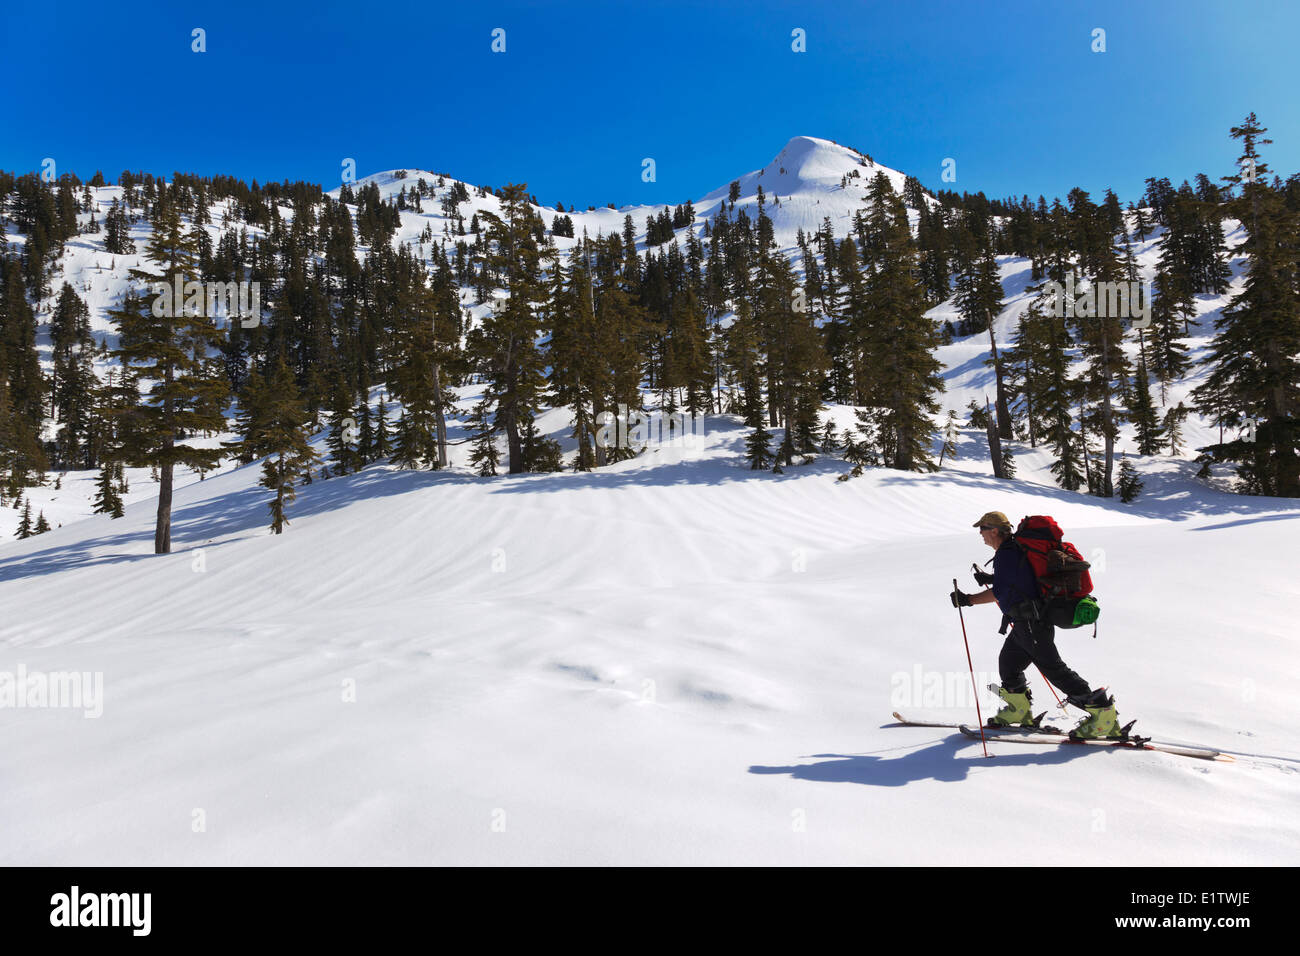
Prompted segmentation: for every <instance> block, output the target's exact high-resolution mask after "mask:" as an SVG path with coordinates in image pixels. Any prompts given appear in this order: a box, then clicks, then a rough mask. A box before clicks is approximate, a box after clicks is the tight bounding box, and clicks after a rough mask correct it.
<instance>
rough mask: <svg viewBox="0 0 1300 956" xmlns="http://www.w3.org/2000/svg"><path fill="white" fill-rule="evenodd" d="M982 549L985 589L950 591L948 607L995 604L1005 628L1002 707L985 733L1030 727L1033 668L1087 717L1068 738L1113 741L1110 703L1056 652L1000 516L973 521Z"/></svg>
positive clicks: (1024, 564) (1040, 603) (1024, 563)
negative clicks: (988, 561)
mask: <svg viewBox="0 0 1300 956" xmlns="http://www.w3.org/2000/svg"><path fill="white" fill-rule="evenodd" d="M973 527H976V528H979V529H980V536H981V537H982V538H983V539H984V543H985V544H987V545H988V546H989V547H990V548H992V549H993V551H994V555H993V573H992V574H986V573H984V572H982V571H977V572H976V574H975V580H976V582H977V583H978V584H982V585H986V586H988V585H991V587H990V589H989V590H985V591H981V592H979V593H978V594H973V595H972V594H966V593H965V592H963V591H961V590H955V591H953V592H952V594H951V595H950V597H951V598H952V606H953V607H970V606H972V605H975V604H992V603H994V602H996V603H997V605H998V607H999V608H1000V609H1001V610H1002V631H1001V632H999V633H1005V631H1006V627H1007V624H1008V623H1010V624H1011V633H1010V634H1008V635H1007V639H1006V643H1004V644H1003V645H1002V652H1001V653H1000V654H999V655H998V672H999V675H1000V676H1001V678H1002V687H1001V688H999V689H998V696H999V697H1001V698H1002V700H1003V701H1004V706H1003V707H1002V709H1001V710H999V711H998V712H997V713H996V714H995V715H994V716H992V717H990V718H989V719H988V725H989V726H990V727H1009V726H1011V725H1013V724H1019V725H1020V726H1022V727H1036V726H1038V724H1037V723H1036V721H1035V720H1034V715H1033V711H1032V709H1031V706H1032V702H1033V697H1032V696H1031V694H1030V691H1029V682H1028V681H1027V680H1025V667H1026V666H1028V665H1029V664H1031V663H1033V664H1036V665H1038V667H1039V668H1040V669H1041V670H1042V672H1043V675H1044V676H1045V677H1046V678H1047V679H1048V680H1049V681H1051V682H1052V683H1053V684H1055V685H1056V686H1057V687H1059V688H1061V690H1063V691H1065V692H1066V694H1068V695H1069V696H1068V697H1067V700H1069V702H1070V703H1072V704H1074V705H1075V706H1076V707H1079V708H1081V709H1083V710H1085V711H1087V713H1088V716H1087V717H1086V718H1085V719H1084V720H1083V722H1082V723H1081V724H1079V726H1078V727H1076V728H1075V729H1074V730H1073V731H1071V732H1070V735H1071V736H1072V737H1079V738H1083V739H1087V738H1118V737H1121V736H1122V733H1121V731H1120V727H1119V722H1118V714H1117V713H1116V711H1115V699H1114V698H1113V697H1111V696H1109V695H1108V694H1107V693H1106V689H1105V688H1104V687H1102V688H1098V689H1097V690H1093V689H1092V688H1091V687H1089V686H1088V682H1087V681H1085V680H1084V679H1083V678H1082V677H1080V676H1079V675H1078V674H1076V673H1075V672H1074V671H1072V670H1071V669H1070V668H1069V666H1067V665H1066V663H1065V661H1063V660H1061V655H1060V653H1059V652H1058V651H1057V649H1056V629H1055V628H1054V627H1053V626H1052V622H1051V620H1049V619H1048V617H1047V614H1046V605H1045V602H1044V600H1043V599H1042V597H1041V591H1040V590H1039V587H1038V580H1037V579H1036V578H1035V576H1034V570H1033V568H1032V567H1031V566H1030V564H1029V560H1028V559H1027V558H1026V557H1025V556H1024V554H1023V553H1022V552H1021V550H1020V546H1019V545H1017V544H1016V541H1015V539H1014V538H1013V537H1012V534H1011V522H1010V521H1008V520H1007V516H1006V515H1004V514H1003V513H1002V512H1000V511H990V512H988V513H987V514H985V515H984V516H982V517H981V518H980V520H979V521H976V522H975V524H974V525H973Z"/></svg>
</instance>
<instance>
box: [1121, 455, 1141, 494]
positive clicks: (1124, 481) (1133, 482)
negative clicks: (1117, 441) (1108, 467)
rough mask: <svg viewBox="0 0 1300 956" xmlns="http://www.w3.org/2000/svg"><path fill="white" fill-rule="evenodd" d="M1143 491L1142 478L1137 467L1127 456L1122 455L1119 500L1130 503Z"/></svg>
mask: <svg viewBox="0 0 1300 956" xmlns="http://www.w3.org/2000/svg"><path fill="white" fill-rule="evenodd" d="M1141 492H1142V479H1141V478H1139V477H1138V473H1137V469H1136V468H1134V467H1133V463H1132V462H1131V461H1129V460H1128V459H1127V458H1125V457H1123V456H1120V463H1119V500H1120V501H1122V502H1124V504H1128V503H1129V502H1130V501H1132V500H1133V499H1134V498H1136V497H1137V496H1138V495H1139V494H1141Z"/></svg>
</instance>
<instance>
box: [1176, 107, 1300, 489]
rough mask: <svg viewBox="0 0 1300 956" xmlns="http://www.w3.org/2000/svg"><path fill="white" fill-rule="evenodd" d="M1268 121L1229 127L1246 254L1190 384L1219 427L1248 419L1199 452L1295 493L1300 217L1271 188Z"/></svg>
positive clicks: (1299, 465)
mask: <svg viewBox="0 0 1300 956" xmlns="http://www.w3.org/2000/svg"><path fill="white" fill-rule="evenodd" d="M1266 132H1267V130H1266V129H1265V128H1264V127H1263V126H1261V125H1260V124H1259V121H1258V120H1257V119H1256V117H1255V114H1254V113H1251V114H1250V115H1248V116H1247V117H1246V120H1245V122H1244V123H1242V125H1240V126H1235V127H1233V128H1232V137H1233V138H1234V139H1240V140H1242V144H1243V151H1242V155H1241V157H1240V159H1239V165H1240V166H1241V167H1242V174H1240V175H1237V176H1232V177H1227V178H1228V179H1229V181H1231V182H1233V183H1234V184H1238V185H1240V186H1241V193H1240V196H1239V197H1238V198H1237V199H1235V200H1233V201H1232V203H1231V204H1230V208H1231V212H1232V214H1233V215H1234V216H1235V217H1236V218H1238V219H1240V220H1241V222H1242V223H1243V224H1244V225H1245V227H1246V230H1247V239H1246V242H1245V243H1244V245H1243V247H1242V251H1244V252H1246V253H1247V254H1248V255H1249V256H1250V265H1249V272H1248V275H1247V279H1246V284H1245V288H1244V289H1242V291H1241V293H1240V294H1238V295H1237V296H1236V297H1235V298H1234V299H1233V300H1232V302H1231V303H1229V304H1228V305H1227V306H1226V307H1225V308H1224V309H1223V312H1222V316H1221V318H1219V319H1218V320H1217V321H1216V322H1215V323H1214V327H1215V330H1216V334H1215V336H1214V339H1213V341H1212V342H1211V344H1210V350H1209V357H1208V359H1207V364H1208V366H1209V370H1210V371H1209V375H1208V377H1207V378H1206V380H1205V382H1204V383H1203V384H1202V385H1201V386H1199V387H1198V388H1196V389H1195V390H1194V391H1193V393H1192V394H1193V396H1194V398H1195V400H1196V402H1197V404H1198V405H1199V406H1200V408H1201V409H1202V411H1204V412H1205V413H1206V414H1208V415H1210V416H1211V418H1212V419H1213V420H1214V421H1215V423H1216V424H1219V425H1220V427H1224V426H1226V427H1228V428H1232V429H1240V428H1242V427H1243V425H1244V424H1245V423H1247V422H1253V423H1255V424H1254V427H1253V429H1251V430H1248V431H1246V433H1245V435H1244V436H1239V437H1237V438H1236V439H1234V440H1232V441H1226V442H1225V441H1220V442H1217V443H1215V444H1212V445H1209V446H1207V447H1205V448H1203V449H1201V451H1202V452H1203V454H1204V455H1206V456H1208V457H1209V458H1210V459H1212V460H1214V461H1220V462H1222V461H1231V462H1235V463H1237V475H1238V477H1239V479H1240V482H1241V487H1242V490H1244V491H1246V492H1247V493H1249V494H1262V495H1276V496H1279V497H1286V498H1294V497H1300V294H1297V293H1298V292H1300V239H1298V238H1297V237H1300V224H1298V223H1297V212H1296V211H1295V210H1294V209H1292V208H1290V207H1288V206H1287V204H1286V203H1285V202H1284V201H1283V198H1282V196H1281V194H1280V193H1279V191H1278V190H1275V189H1273V188H1272V187H1271V186H1269V185H1268V183H1267V181H1266V180H1265V178H1264V174H1266V173H1267V172H1269V169H1268V166H1267V164H1265V163H1264V161H1263V159H1262V157H1261V156H1260V154H1259V151H1258V146H1260V145H1264V144H1267V143H1269V142H1270V140H1267V139H1264V138H1263V134H1264V133H1266Z"/></svg>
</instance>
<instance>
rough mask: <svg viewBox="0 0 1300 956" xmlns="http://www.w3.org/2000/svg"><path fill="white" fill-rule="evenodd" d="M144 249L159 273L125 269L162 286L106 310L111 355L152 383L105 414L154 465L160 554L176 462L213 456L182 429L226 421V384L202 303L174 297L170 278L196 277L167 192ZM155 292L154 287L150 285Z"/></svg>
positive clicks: (189, 241) (199, 465) (206, 462)
mask: <svg viewBox="0 0 1300 956" xmlns="http://www.w3.org/2000/svg"><path fill="white" fill-rule="evenodd" d="M164 189H165V187H164ZM173 192H174V190H173ZM146 255H147V256H148V258H149V259H150V261H151V262H152V263H153V264H154V266H155V267H157V268H158V269H160V270H161V275H156V274H150V273H146V272H141V271H139V270H132V276H133V277H134V278H136V279H137V280H142V281H148V282H153V283H161V284H162V287H163V288H166V289H167V292H166V293H165V294H162V295H159V296H157V297H156V298H155V299H154V302H153V306H152V307H147V306H146V307H144V308H135V309H132V308H127V307H126V306H125V303H124V307H123V308H122V309H119V310H117V311H114V312H112V313H110V314H112V315H113V316H114V317H115V318H116V319H117V321H118V325H119V327H120V329H121V336H120V343H119V348H118V349H117V350H116V351H115V352H114V353H113V355H114V356H115V357H116V358H117V359H118V360H119V361H120V362H121V363H122V365H123V367H124V369H126V372H127V374H128V375H131V376H133V377H143V378H147V379H150V380H152V382H153V383H154V384H153V385H152V386H151V388H150V389H149V393H148V395H147V397H146V398H145V400H144V403H143V404H142V405H141V406H139V407H137V408H135V409H129V408H120V407H119V408H115V409H113V410H112V414H114V415H117V416H118V417H119V419H120V421H121V423H123V424H126V425H129V427H130V429H131V430H132V431H133V438H132V444H133V445H134V446H135V447H137V448H138V449H139V453H140V457H141V459H142V463H143V464H148V465H150V466H152V467H154V468H157V469H158V471H159V478H160V486H159V489H158V518H157V523H156V527H155V530H154V552H155V553H156V554H167V553H170V551H171V512H172V487H173V474H174V469H175V467H176V465H178V464H179V465H187V466H189V467H190V468H194V469H196V470H199V471H209V470H211V469H213V468H215V467H216V465H217V463H218V462H219V461H220V459H221V449H220V448H207V447H203V446H200V445H196V444H191V443H189V442H188V441H187V440H186V438H182V436H186V437H188V438H193V437H195V436H198V435H200V434H201V433H203V432H217V431H221V430H223V429H224V428H225V425H226V421H225V418H224V416H223V414H222V405H223V403H224V400H225V398H226V395H227V391H226V379H225V377H224V376H223V375H221V373H220V371H219V369H218V368H217V366H216V365H215V363H212V362H210V361H208V356H209V353H210V352H211V351H215V349H216V346H217V345H218V343H219V341H220V333H219V332H218V331H217V329H216V327H215V325H214V324H213V323H212V322H211V321H210V320H208V319H207V318H205V317H204V316H203V314H202V311H203V307H204V306H205V304H206V303H200V302H196V301H193V300H191V299H190V298H188V297H187V298H186V300H185V301H184V302H178V301H175V300H174V299H175V297H174V290H175V288H176V282H177V280H179V281H180V282H181V284H182V287H183V286H184V284H185V283H186V282H197V275H198V269H197V262H196V258H197V243H196V242H195V240H194V237H193V236H192V235H191V234H190V233H189V231H188V230H187V229H186V228H185V225H184V223H183V222H182V221H181V217H180V211H179V209H178V208H177V206H176V203H175V197H174V196H173V197H172V198H170V199H166V200H164V199H162V198H160V199H159V201H158V203H157V206H156V218H155V220H154V229H153V236H152V237H151V239H150V240H149V244H148V247H147V250H146ZM160 291H161V289H159V288H155V292H160ZM198 295H199V296H200V297H201V295H202V293H201V292H200V293H198ZM160 312H161V313H162V314H161V315H160V314H158V313H160Z"/></svg>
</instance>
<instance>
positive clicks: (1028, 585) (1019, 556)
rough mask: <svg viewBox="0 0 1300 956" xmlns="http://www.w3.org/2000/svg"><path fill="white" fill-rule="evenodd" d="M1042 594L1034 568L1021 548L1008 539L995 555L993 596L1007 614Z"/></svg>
mask: <svg viewBox="0 0 1300 956" xmlns="http://www.w3.org/2000/svg"><path fill="white" fill-rule="evenodd" d="M1040 594H1041V592H1040V591H1039V588H1038V579H1037V578H1036V577H1034V569H1033V566H1032V565H1030V563H1029V559H1028V558H1027V557H1025V554H1024V552H1023V551H1021V550H1020V546H1019V545H1018V544H1016V542H1015V541H1014V540H1012V539H1011V538H1008V539H1007V540H1006V541H1005V542H1003V544H1002V547H1000V548H998V550H997V551H996V552H994V554H993V596H994V597H995V598H997V602H998V607H999V608H1001V609H1002V613H1003V614H1007V613H1008V612H1010V610H1011V609H1012V608H1013V607H1015V606H1016V605H1017V604H1022V603H1023V602H1025V601H1033V600H1037V599H1038V597H1039V596H1040Z"/></svg>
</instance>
